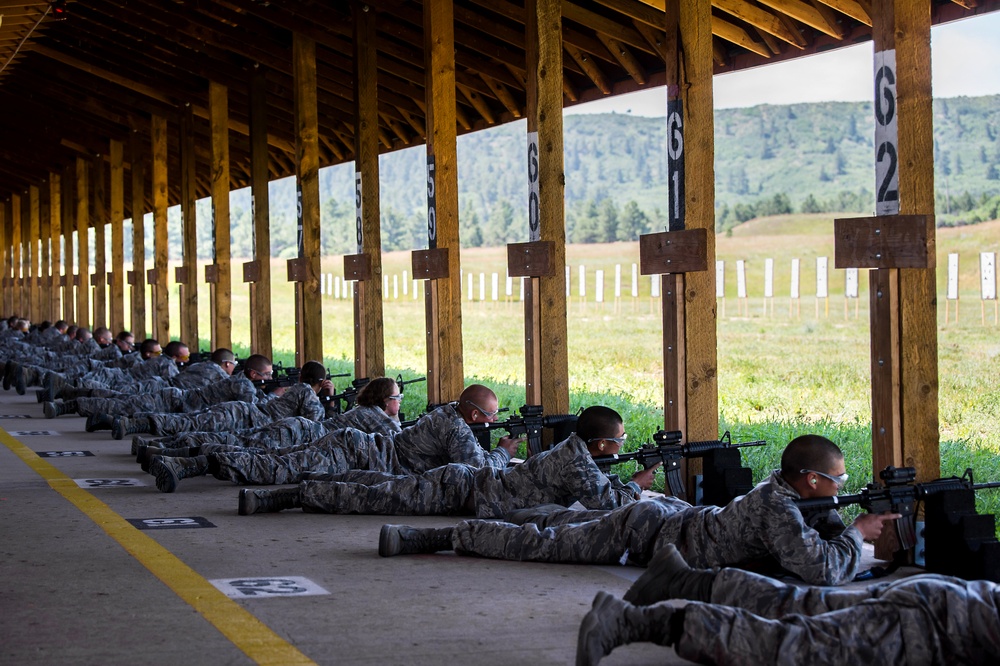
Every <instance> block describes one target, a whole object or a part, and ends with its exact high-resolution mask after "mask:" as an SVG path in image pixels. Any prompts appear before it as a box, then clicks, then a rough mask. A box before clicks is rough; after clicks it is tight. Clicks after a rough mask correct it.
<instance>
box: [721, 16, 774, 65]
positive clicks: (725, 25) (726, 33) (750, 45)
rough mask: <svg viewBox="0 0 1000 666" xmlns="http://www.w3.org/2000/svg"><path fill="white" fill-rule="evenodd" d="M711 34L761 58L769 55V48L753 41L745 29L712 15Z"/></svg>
mask: <svg viewBox="0 0 1000 666" xmlns="http://www.w3.org/2000/svg"><path fill="white" fill-rule="evenodd" d="M712 34H713V35H716V36H718V37H719V38H720V39H724V40H726V41H727V42H732V43H733V44H736V45H737V46H742V47H743V48H745V49H746V50H748V51H750V52H752V53H756V54H757V55H759V56H761V57H762V58H770V57H771V50H770V49H769V48H767V46H766V45H764V44H759V43H757V42H755V41H754V39H753V37H751V36H750V34H749V33H748V32H747V31H746V30H744V29H743V28H741V27H739V26H737V25H734V24H732V23H730V22H728V21H723V20H722V19H720V18H718V17H715V16H713V17H712Z"/></svg>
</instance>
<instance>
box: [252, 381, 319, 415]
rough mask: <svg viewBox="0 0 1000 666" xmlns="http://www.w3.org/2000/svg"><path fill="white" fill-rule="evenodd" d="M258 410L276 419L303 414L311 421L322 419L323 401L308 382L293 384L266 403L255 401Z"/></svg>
mask: <svg viewBox="0 0 1000 666" xmlns="http://www.w3.org/2000/svg"><path fill="white" fill-rule="evenodd" d="M257 407H259V408H260V411H262V412H264V413H265V414H267V415H268V416H270V417H271V418H272V419H274V420H275V421H277V420H278V419H283V418H285V417H288V416H304V417H306V418H307V419H311V420H313V421H320V420H322V419H323V403H321V402H320V401H319V396H317V395H316V391H314V390H313V388H312V387H311V386H309V384H302V383H298V384H294V385H292V386H289V387H288V388H287V389H285V392H284V393H283V394H282V395H280V396H278V397H276V398H274V399H272V400H268V401H267V402H266V403H263V404H261V403H259V402H258V403H257Z"/></svg>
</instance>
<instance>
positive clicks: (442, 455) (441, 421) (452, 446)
mask: <svg viewBox="0 0 1000 666" xmlns="http://www.w3.org/2000/svg"><path fill="white" fill-rule="evenodd" d="M392 441H393V445H394V448H395V449H396V457H397V458H398V459H399V463H400V465H401V466H402V468H404V469H407V470H409V471H410V472H412V473H420V472H425V471H427V470H429V469H434V468H435V467H440V466H442V465H447V464H448V463H453V462H457V463H465V464H467V465H470V466H472V467H486V466H488V467H496V468H498V469H503V468H504V467H506V466H507V463H508V462H510V455H509V454H508V453H507V452H506V451H505V450H504V449H501V448H499V447H497V448H495V449H493V450H492V451H490V452H489V453H488V454H487V453H486V452H484V451H483V447H481V446H479V442H478V441H476V436H475V435H474V434H472V429H471V428H469V425H468V424H467V423H466V422H465V420H464V419H463V418H462V417H461V415H460V414H459V413H458V410H457V409H455V406H454V405H453V404H449V405H442V406H441V407H438V408H437V409H435V410H433V411H431V412H428V413H427V414H424V415H423V416H421V417H420V418H419V419H417V422H416V423H414V424H413V425H412V426H410V427H409V428H404V429H403V430H402V431H401V432H399V433H397V434H396V435H394V436H393V438H392Z"/></svg>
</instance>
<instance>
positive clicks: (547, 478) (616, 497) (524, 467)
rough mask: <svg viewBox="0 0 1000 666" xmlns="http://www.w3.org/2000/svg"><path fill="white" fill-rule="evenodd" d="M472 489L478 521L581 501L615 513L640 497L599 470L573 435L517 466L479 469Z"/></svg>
mask: <svg viewBox="0 0 1000 666" xmlns="http://www.w3.org/2000/svg"><path fill="white" fill-rule="evenodd" d="M475 488H476V515H477V516H479V517H480V518H502V517H503V516H504V515H506V514H507V513H508V512H509V511H511V510H513V509H519V508H523V507H526V506H535V505H539V504H561V505H563V506H569V505H570V504H573V503H574V502H580V504H582V505H583V506H585V507H587V508H588V509H616V508H618V507H620V506H624V505H626V504H630V503H632V502H634V501H636V500H637V499H639V497H640V495H642V489H641V488H639V486H638V485H637V484H635V483H632V482H631V481H629V482H628V483H627V484H622V482H621V481H620V480H619V479H618V476H617V475H614V474H612V475H610V476H608V475H605V474H604V472H602V471H601V470H600V469H598V467H597V464H596V463H594V459H593V457H591V455H590V451H588V450H587V444H586V443H585V442H584V441H583V440H582V439H580V438H579V437H578V436H577V435H576V434H575V433H574V434H572V435H570V436H569V438H568V439H566V440H563V441H562V442H560V443H559V444H556V445H555V446H553V447H552V448H551V449H549V450H548V451H542V452H541V453H536V454H535V455H533V456H530V457H529V458H528V459H527V460H525V461H524V462H523V463H521V464H520V465H516V466H514V467H511V468H509V469H481V470H479V471H478V472H476V475H475ZM512 499H513V500H514V501H515V502H516V505H515V504H512V503H511V500H512Z"/></svg>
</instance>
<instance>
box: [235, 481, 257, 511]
mask: <svg viewBox="0 0 1000 666" xmlns="http://www.w3.org/2000/svg"><path fill="white" fill-rule="evenodd" d="M237 513H238V514H239V515H241V516H249V515H251V514H254V513H257V496H256V495H254V494H253V491H252V490H250V489H249V488H241V489H240V506H239V509H238V510H237Z"/></svg>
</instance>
